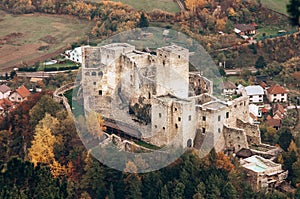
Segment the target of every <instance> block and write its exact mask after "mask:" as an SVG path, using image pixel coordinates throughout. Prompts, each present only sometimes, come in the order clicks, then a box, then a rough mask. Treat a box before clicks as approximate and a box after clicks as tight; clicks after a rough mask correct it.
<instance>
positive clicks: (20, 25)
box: [0, 11, 93, 67]
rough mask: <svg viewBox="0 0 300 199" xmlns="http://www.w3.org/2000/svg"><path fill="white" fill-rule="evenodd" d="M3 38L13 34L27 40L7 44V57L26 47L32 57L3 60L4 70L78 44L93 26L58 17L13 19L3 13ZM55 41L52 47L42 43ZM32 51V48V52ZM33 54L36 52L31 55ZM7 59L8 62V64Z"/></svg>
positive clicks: (0, 26) (0, 23)
mask: <svg viewBox="0 0 300 199" xmlns="http://www.w3.org/2000/svg"><path fill="white" fill-rule="evenodd" d="M0 12H1V13H0V14H1V15H0V16H2V17H0V19H2V20H0V37H4V36H5V35H8V34H11V33H15V32H17V33H22V34H23V36H22V37H20V38H17V39H16V40H15V41H14V42H13V43H12V44H11V43H10V44H5V45H3V46H2V49H1V51H2V52H3V54H5V51H6V53H9V50H15V51H16V52H18V51H23V50H24V46H26V48H27V52H28V53H20V54H19V55H15V56H14V59H15V60H9V58H8V57H0V58H1V59H2V62H0V67H4V66H7V65H13V64H16V63H19V62H20V60H23V61H26V60H28V59H33V58H36V57H38V56H41V55H44V54H49V53H51V52H53V51H55V50H57V49H60V48H62V47H65V46H66V45H67V44H71V43H72V42H74V41H78V40H79V39H81V38H83V37H84V36H85V34H86V33H87V32H88V31H89V30H90V28H91V27H92V24H93V23H92V22H89V21H85V20H78V19H76V18H73V17H69V16H58V15H41V14H28V15H16V16H13V15H10V14H7V13H4V12H3V11H0ZM49 35H50V36H51V37H55V39H56V40H55V43H53V44H48V43H46V42H44V41H42V40H41V39H42V38H44V37H45V36H49ZM39 46H49V49H48V50H45V51H42V52H41V51H39V52H37V50H36V49H37V47H39ZM31 47H32V48H31ZM31 51H32V52H31ZM5 59H7V62H6V63H5Z"/></svg>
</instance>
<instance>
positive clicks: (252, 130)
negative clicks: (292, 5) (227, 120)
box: [236, 119, 261, 145]
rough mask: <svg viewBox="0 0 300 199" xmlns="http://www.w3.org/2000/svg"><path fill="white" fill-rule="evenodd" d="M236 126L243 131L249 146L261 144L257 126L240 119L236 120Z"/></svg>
mask: <svg viewBox="0 0 300 199" xmlns="http://www.w3.org/2000/svg"><path fill="white" fill-rule="evenodd" d="M236 126H237V127H238V128H242V129H244V130H245V132H246V136H247V141H248V143H249V145H252V144H260V143H261V137H260V130H259V126H258V125H254V124H250V123H246V122H243V121H242V120H240V119H237V120H236Z"/></svg>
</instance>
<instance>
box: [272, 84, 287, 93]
mask: <svg viewBox="0 0 300 199" xmlns="http://www.w3.org/2000/svg"><path fill="white" fill-rule="evenodd" d="M284 93H287V90H285V89H284V88H283V87H282V86H280V85H279V84H275V85H274V86H272V87H270V88H269V89H268V94H284Z"/></svg>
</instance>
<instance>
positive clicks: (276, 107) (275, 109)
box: [272, 103, 286, 120]
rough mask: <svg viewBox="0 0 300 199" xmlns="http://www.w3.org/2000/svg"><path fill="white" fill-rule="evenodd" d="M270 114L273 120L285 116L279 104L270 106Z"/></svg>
mask: <svg viewBox="0 0 300 199" xmlns="http://www.w3.org/2000/svg"><path fill="white" fill-rule="evenodd" d="M272 113H273V118H274V119H280V120H281V119H283V118H284V117H285V116H286V110H285V109H284V107H283V106H282V105H281V104H278V103H277V104H273V105H272Z"/></svg>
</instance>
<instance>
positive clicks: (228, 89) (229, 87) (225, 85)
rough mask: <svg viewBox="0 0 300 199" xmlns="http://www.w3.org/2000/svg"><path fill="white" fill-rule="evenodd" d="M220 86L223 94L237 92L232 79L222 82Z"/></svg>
mask: <svg viewBox="0 0 300 199" xmlns="http://www.w3.org/2000/svg"><path fill="white" fill-rule="evenodd" d="M219 87H220V89H221V90H222V94H223V95H233V94H235V93H236V85H235V84H234V83H232V82H231V81H224V82H221V83H220V85H219Z"/></svg>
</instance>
